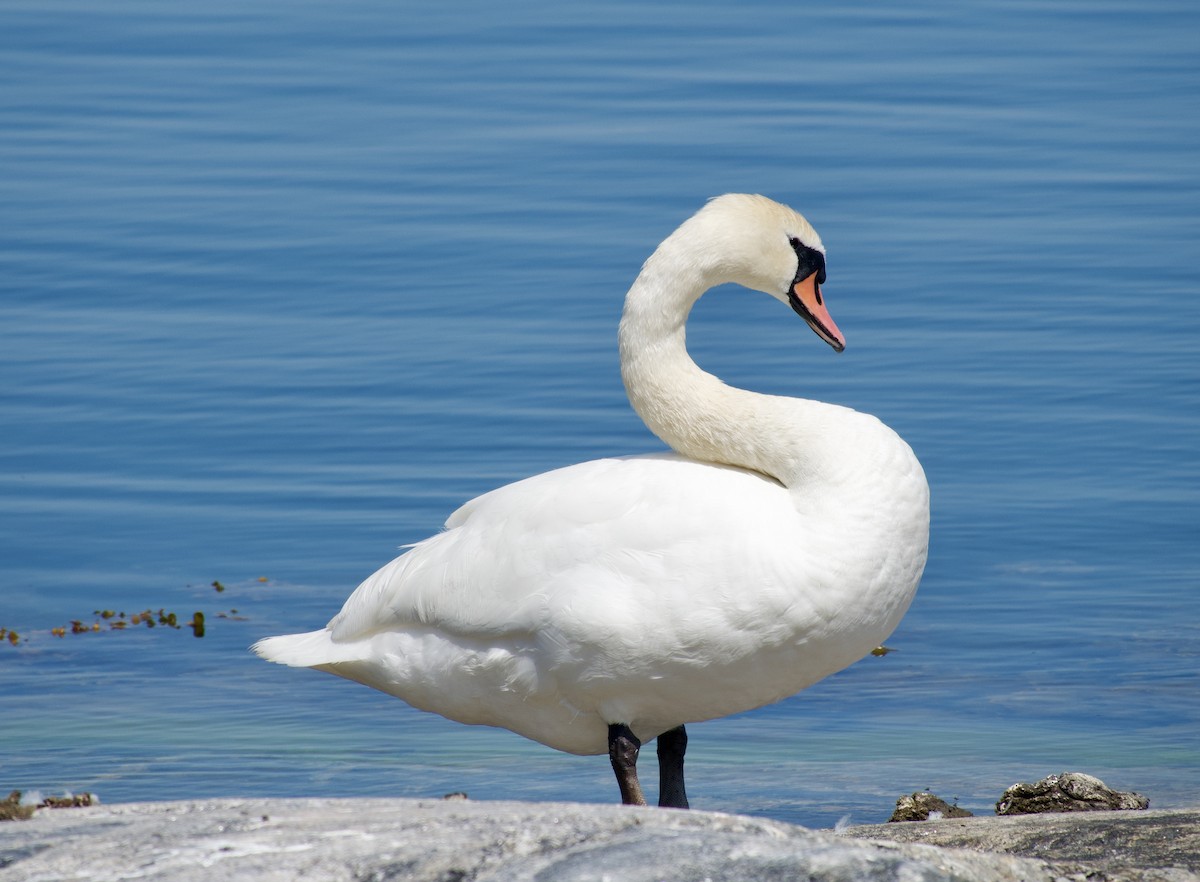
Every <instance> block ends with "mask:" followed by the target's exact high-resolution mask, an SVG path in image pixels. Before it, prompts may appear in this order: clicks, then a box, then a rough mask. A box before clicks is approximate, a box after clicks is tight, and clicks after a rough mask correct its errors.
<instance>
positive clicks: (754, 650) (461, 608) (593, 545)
mask: <svg viewBox="0 0 1200 882" xmlns="http://www.w3.org/2000/svg"><path fill="white" fill-rule="evenodd" d="M824 281H825V256H824V248H823V246H822V245H821V240H820V239H819V238H818V236H817V234H816V232H815V231H814V230H813V228H812V227H811V226H810V225H809V224H808V222H807V221H806V220H805V219H804V218H803V217H801V216H800V215H799V214H797V213H796V212H794V211H792V210H791V209H789V208H787V207H785V206H783V205H779V204H778V203H775V202H772V201H771V200H769V199H766V198H764V197H762V196H747V195H738V194H731V195H726V196H721V197H718V198H716V199H714V200H712V201H711V202H709V203H708V204H707V205H706V206H705V207H704V208H702V209H701V210H700V211H699V212H698V213H697V214H696V215H694V216H693V217H692V218H690V219H689V220H688V221H686V222H685V223H684V224H683V225H682V226H681V227H679V229H678V230H676V231H675V232H674V233H673V234H672V235H671V236H670V237H668V238H667V239H666V240H665V241H664V242H663V243H662V244H661V245H660V246H659V247H658V249H657V250H656V251H655V252H654V254H653V255H651V257H650V258H649V259H648V260H647V261H646V263H645V265H644V266H643V267H642V271H641V274H640V275H639V276H638V278H637V280H636V281H635V282H634V284H633V287H632V288H631V289H630V290H629V294H628V296H627V298H626V301H625V311H624V315H623V317H622V319H621V328H620V354H621V372H622V375H623V377H624V380H625V387H626V389H627V391H628V394H629V399H630V401H631V402H632V404H633V407H634V409H635V410H636V411H637V413H638V415H639V416H640V417H641V418H642V419H643V420H644V421H645V423H646V425H647V426H649V428H650V429H651V430H652V431H653V432H654V433H655V434H656V435H658V436H659V437H660V438H661V439H662V440H663V441H665V442H666V443H667V444H668V445H670V446H671V447H672V448H673V450H674V451H675V452H674V453H659V454H651V455H645V456H630V457H624V458H618V459H601V460H596V461H594V462H586V463H581V464H579V465H574V466H570V467H568V468H563V469H558V470H556V471H552V472H547V473H545V474H541V475H537V476H536V477H532V478H528V479H526V480H524V481H519V482H517V483H515V484H510V485H508V486H506V487H501V488H500V489H498V490H493V491H492V492H490V493H486V494H484V495H483V496H480V497H479V498H477V499H474V500H472V501H470V502H468V503H467V504H466V505H464V506H463V507H462V508H460V509H458V511H456V512H454V514H452V515H451V516H450V519H449V520H448V521H446V529H445V530H444V531H443V532H441V533H438V534H437V535H435V536H433V537H431V538H429V539H426V540H425V541H423V542H421V543H419V544H417V545H415V546H413V547H412V548H411V549H410V550H408V551H407V552H405V553H404V554H403V555H401V556H400V557H398V558H396V559H395V560H394V561H392V562H391V563H390V564H388V565H387V566H385V567H384V568H383V569H381V570H379V572H377V573H375V574H374V575H373V576H371V577H370V578H369V579H367V580H366V581H365V582H363V584H362V585H360V586H359V588H358V590H356V591H355V592H354V593H353V594H352V595H351V596H350V599H349V600H347V601H346V604H345V606H343V607H342V611H341V612H340V613H338V614H337V615H336V616H335V617H334V618H333V620H332V621H330V623H329V624H328V626H326V627H325V628H323V629H321V630H319V631H313V632H310V633H307V634H293V635H287V636H282V637H270V638H267V639H265V640H262V641H260V642H259V643H257V644H255V646H254V651H256V652H257V653H258V654H259V655H260V656H262V657H263V658H265V659H267V660H269V661H273V662H279V663H281V664H286V665H293V666H299V667H312V668H317V669H318V670H323V671H328V672H329V673H331V674H337V675H338V676H341V677H346V678H347V679H350V680H356V681H358V682H360V683H365V684H367V685H368V686H372V687H374V688H376V689H380V690H382V691H384V692H387V693H389V694H391V695H394V696H397V697H398V698H401V699H403V700H404V701H406V702H408V703H409V704H410V705H412V706H414V707H417V708H421V709H423V710H427V711H432V712H434V713H438V714H441V715H442V716H444V717H448V718H450V719H452V720H458V721H459V722H463V723H478V724H486V725H491V726H501V727H503V728H506V729H511V730H512V731H514V732H517V733H519V734H521V735H524V736H526V737H527V738H531V739H533V740H534V741H539V742H541V743H542V744H546V745H549V746H550V747H553V748H557V749H559V750H564V751H568V752H570V753H576V754H600V753H604V752H606V751H607V752H608V753H609V755H610V758H611V761H612V764H613V768H614V771H615V772H616V775H617V781H618V784H619V786H620V790H621V796H622V800H623V801H624V802H626V803H636V804H644V802H645V800H644V798H643V795H642V791H641V788H640V786H639V784H638V780H637V773H636V766H635V763H636V760H637V752H638V747H639V746H640V744H641V743H642V742H644V741H646V740H648V739H650V738H654V737H656V736H657V737H658V754H659V764H660V799H659V804H660V805H668V806H677V807H686V806H687V797H686V795H685V791H684V784H683V753H684V749H685V747H686V734H685V732H684V729H683V724H684V723H689V722H694V721H699V720H707V719H712V718H715V717H721V716H726V715H728V714H733V713H737V712H740V711H745V710H749V709H751V708H756V707H759V706H761V705H764V704H768V703H770V702H774V701H778V700H780V699H782V698H785V697H787V696H789V695H792V694H794V693H795V692H798V691H799V690H801V689H804V688H805V687H807V686H809V685H811V684H813V683H815V682H817V681H818V680H820V679H822V678H823V677H825V676H828V675H829V674H832V673H833V672H835V671H838V670H841V669H842V668H844V667H846V666H847V665H849V664H851V663H852V662H854V661H856V660H857V659H859V658H861V657H862V656H864V655H865V654H867V653H868V652H869V651H870V650H871V649H872V648H874V647H876V646H878V645H879V644H880V643H882V641H883V640H884V638H885V637H887V636H888V634H890V633H891V631H892V630H893V629H894V628H895V627H896V625H897V624H898V623H899V621H900V619H901V617H902V616H903V615H904V612H905V610H907V608H908V605H909V603H910V602H911V600H912V598H913V594H914V593H915V591H916V588H917V582H918V581H919V579H920V576H921V572H922V570H923V568H924V566H925V557H926V549H927V546H928V534H929V488H928V485H927V483H926V481H925V476H924V473H923V472H922V470H921V466H920V464H919V463H918V462H917V459H916V457H915V456H914V455H913V453H912V451H911V450H910V449H909V447H908V445H907V444H905V443H904V441H902V440H901V439H900V438H899V437H898V436H897V435H896V434H895V433H894V432H893V431H892V430H891V429H889V428H887V427H886V426H884V425H883V424H882V423H881V422H879V420H877V419H875V418H874V417H871V416H867V415H865V414H861V413H857V412H856V411H853V410H850V409H848V408H845V407H839V406H836V405H832V404H824V403H821V402H817V401H806V400H803V399H796V398H785V397H779V396H770V395H760V394H755V393H752V392H747V391H744V390H741V389H735V388H732V387H730V386H726V385H725V384H723V383H722V382H721V381H720V380H718V379H717V378H716V377H714V376H712V375H711V374H707V373H705V372H704V371H702V370H700V369H699V368H698V367H697V366H696V364H695V363H694V362H693V361H692V360H691V358H690V357H689V356H688V354H687V350H686V348H685V343H684V324H685V322H686V320H687V317H688V313H689V311H690V310H691V308H692V305H693V304H694V303H695V302H696V300H697V298H699V297H700V295H701V294H703V293H704V292H705V291H706V290H707V289H708V288H711V287H713V286H714V285H718V284H721V283H725V282H737V283H739V284H741V285H744V286H746V287H749V288H754V289H757V290H759V291H764V292H766V293H768V294H770V295H771V296H773V297H775V298H776V299H778V300H780V301H783V302H784V303H788V304H790V305H791V306H792V307H793V308H794V309H795V310H796V312H798V313H799V314H800V315H801V316H803V317H804V318H805V319H806V320H807V322H808V323H809V325H811V326H812V328H813V330H815V331H816V332H817V334H818V335H819V336H820V337H821V338H822V339H823V340H825V341H826V342H827V343H829V344H830V345H831V346H832V347H833V348H834V349H835V350H837V351H839V352H840V351H841V350H842V348H843V346H844V338H843V337H842V334H841V332H840V331H839V330H838V328H837V326H836V325H835V324H834V322H833V320H832V319H831V318H830V316H829V312H828V310H827V308H826V306H825V304H824V301H823V297H822V293H821V289H820V284H821V283H823V282H824Z"/></svg>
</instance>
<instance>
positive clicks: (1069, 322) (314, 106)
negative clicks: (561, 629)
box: [0, 0, 1200, 826]
mask: <svg viewBox="0 0 1200 882" xmlns="http://www.w3.org/2000/svg"><path fill="white" fill-rule="evenodd" d="M1127 6H1128V5H1127V4H1116V3H1107V2H1083V0H1080V2H1057V3H1055V2H1038V3H1024V4H1023V3H974V4H966V5H964V4H957V3H950V2H934V0H917V2H915V3H911V4H907V5H905V6H904V8H903V9H900V8H897V7H894V6H893V5H892V4H885V3H878V2H876V3H865V4H859V5H855V6H852V7H848V6H846V5H845V4H828V5H826V7H825V8H810V7H801V6H800V5H798V4H792V3H767V2H760V3H754V2H750V3H741V4H738V5H737V6H736V7H734V6H733V5H727V4H716V3H693V4H689V5H688V6H687V7H681V6H679V5H678V4H668V3H662V2H650V3H646V2H638V3H617V4H606V5H604V6H602V7H578V8H576V7H571V8H564V6H563V5H562V4H556V3H550V2H534V3H527V4H521V5H520V7H519V8H515V9H510V8H504V7H502V6H497V5H495V4H474V3H468V4H466V5H464V4H455V5H453V6H445V5H444V4H424V3H407V4H402V5H400V6H397V5H396V4H391V3H385V2H357V3H347V4H326V3H318V2H300V3H290V4H281V5H261V4H257V5H256V4H240V3H233V2H229V0H214V2H210V3H206V4H199V5H196V4H193V5H180V4H166V5H164V4H159V3H155V2H150V0H128V2H116V0H114V2H108V3H103V4H96V3H83V2H74V0H59V2H53V0H50V2H48V0H37V2H24V0H10V2H7V3H5V4H4V6H3V8H2V9H0V430H2V431H0V628H6V629H10V630H16V631H18V633H19V634H20V638H19V642H18V644H17V645H16V646H10V645H8V644H7V643H5V644H0V787H7V788H22V789H31V788H38V789H41V790H43V791H46V792H55V791H60V790H63V789H70V790H74V791H79V790H92V791H95V792H97V793H99V794H100V796H101V798H103V799H105V800H107V801H113V802H115V801H129V800H147V799H149V800H157V799H174V798H188V797H205V796H232V795H338V796H345V795H371V796H381V795H409V796H429V795H434V796H436V795H440V794H442V793H445V792H448V791H451V790H465V791H467V792H469V793H470V794H471V796H472V797H473V798H478V799H500V798H520V799H570V800H582V801H602V802H609V801H613V800H614V799H615V797H616V790H615V786H614V784H613V783H612V781H611V780H610V779H611V773H610V771H609V769H608V768H607V763H606V762H605V761H604V759H603V758H599V757H595V758H577V757H568V756H564V755H560V754H556V753H554V752H552V751H549V750H548V749H546V748H542V747H540V746H538V745H535V744H532V743H531V742H526V741H523V740H522V739H520V738H518V737H516V736H514V735H511V734H509V733H506V732H502V731H497V730H488V729H479V728H468V727H463V726H458V725H455V724H451V723H448V722H445V721H442V720H440V719H438V718H435V717H431V716H428V715H425V714H420V713H418V712H416V711H413V710H411V709H409V708H407V707H405V706H404V705H403V704H401V703H400V702H398V701H395V700H394V699H389V698H386V697H384V696H382V695H378V694H376V693H373V692H371V691H370V690H367V689H365V688H363V687H360V686H357V685H353V684H349V683H345V682H342V681H339V680H336V679H334V678H332V677H328V676H325V675H321V674H317V673H313V672H309V671H292V670H286V669H283V668H279V667H276V666H271V665H266V664H263V663H262V662H260V661H258V660H256V659H255V658H253V657H251V656H250V655H249V654H248V653H247V652H246V647H247V646H248V645H249V644H250V643H251V642H253V641H254V640H255V639H257V638H258V637H261V636H264V635H269V634H274V633H283V632H287V631H296V630H305V629H311V628H314V627H318V626H320V625H322V624H323V623H324V622H325V621H326V620H327V619H328V618H329V617H330V615H332V613H334V612H335V611H336V610H337V608H338V607H339V606H340V604H341V602H342V600H343V599H344V597H345V596H346V595H347V594H348V593H349V591H350V590H351V589H352V588H353V587H354V586H355V585H356V584H357V583H358V581H359V580H360V579H362V578H363V577H365V576H366V575H368V574H369V573H370V572H371V571H373V570H374V569H375V568H376V567H377V566H378V565H380V564H382V563H384V562H386V561H387V560H389V559H390V558H391V557H392V556H393V554H394V551H395V549H396V547H397V546H399V545H401V544H404V543H407V542H413V541H416V540H418V539H420V538H422V537H424V536H425V535H428V534H429V533H430V532H432V531H434V530H436V529H437V528H438V526H439V525H440V524H441V522H442V520H443V519H444V518H445V516H446V515H447V514H448V513H449V512H450V511H451V510H453V509H454V508H455V507H456V506H457V505H458V504H459V503H461V502H462V501H464V500H466V499H468V498H470V497H471V496H473V495H475V494H478V493H480V492H482V491H485V490H487V489H489V488H492V487H495V486H497V485H499V484H502V483H505V482H507V481H510V480H512V479H515V478H519V477H523V476H525V475H528V474H532V473H535V472H539V471H543V470H546V469H549V468H552V467H555V466H559V465H564V464H567V463H570V462H575V461H579V460H583V459H588V458H592V457H596V456H601V455H607V454H614V453H632V452H639V451H647V450H654V449H658V447H659V443H658V442H657V441H656V440H655V439H654V438H653V437H652V436H650V435H649V433H648V432H647V431H646V430H645V429H644V427H642V426H641V424H640V423H639V422H638V420H637V418H636V417H635V416H634V415H633V414H632V412H631V411H630V410H629V408H628V405H627V404H626V402H625V400H624V394H623V390H622V388H621V384H620V379H619V376H618V371H617V363H616V354H615V327H616V321H617V318H618V316H619V312H620V306H621V299H622V296H623V293H624V290H625V288H626V287H627V286H628V284H629V282H630V281H631V280H632V278H633V276H634V275H635V274H636V271H637V269H638V267H639V265H640V263H641V261H642V260H643V259H644V258H645V256H646V255H647V254H648V253H649V251H650V250H651V249H652V248H653V247H654V245H655V244H656V243H657V242H658V241H659V240H660V239H661V238H662V237H663V236H665V235H666V234H667V233H669V232H670V231H671V230H672V229H673V228H674V227H675V226H676V225H677V224H678V223H679V222H680V221H681V220H682V219H683V218H684V217H686V216H687V215H688V214H690V213H691V212H692V211H694V210H695V209H696V208H697V207H699V205H700V204H702V202H703V201H704V199H706V198H707V197H709V196H712V195H715V194H718V193H721V192H726V191H753V192H763V193H766V194H768V195H770V196H773V197H775V198H777V199H780V200H781V201H785V202H788V203H790V204H792V205H794V206H795V207H796V208H798V209H799V210H801V211H803V212H804V213H805V214H806V215H807V216H808V217H809V218H810V220H812V221H813V223H814V224H815V225H816V227H817V228H818V230H820V232H821V235H822V237H823V239H824V241H825V243H826V245H827V247H828V249H829V282H828V284H827V286H826V294H827V296H828V299H829V303H830V306H831V310H832V312H833V314H834V316H835V318H836V319H837V321H838V323H839V325H840V326H841V328H842V330H843V331H845V332H846V335H847V337H848V341H849V346H848V349H847V351H846V353H844V354H843V355H841V356H835V355H833V354H832V353H831V352H830V351H829V350H828V348H827V347H825V346H824V345H822V344H821V343H820V342H819V341H818V340H817V339H816V338H815V337H814V336H813V335H812V334H811V332H810V331H808V329H807V328H805V327H804V325H803V324H802V323H801V322H799V321H798V320H796V319H795V317H794V316H792V315H790V314H788V313H787V311H786V310H783V311H781V310H780V307H779V306H778V304H777V303H775V302H773V301H771V300H770V298H766V297H761V296H758V295H748V294H743V293H741V292H737V291H732V290H731V291H719V292H716V293H714V294H713V295H711V296H710V297H708V298H706V299H705V300H704V301H702V302H701V304H700V305H699V306H698V307H697V310H696V312H695V314H694V315H693V320H692V323H691V325H690V328H689V340H690V345H691V349H692V351H693V354H694V355H695V357H696V358H697V360H698V361H699V362H700V363H701V364H702V365H703V366H704V367H706V368H707V369H709V370H711V371H713V372H715V373H717V374H718V375H720V376H722V377H723V378H724V379H726V380H727V381H729V382H732V383H735V384H737V385H741V386H745V387H747V388H752V389H756V390H759V391H765V392H774V393H779V394H789V395H802V396H806V397H814V398H820V399H824V400H829V401H837V402H840V403H844V404H848V405H851V406H853V407H856V408H858V409H861V410H866V411H870V412H873V413H876V414H878V415H879V416H880V417H882V418H883V419H884V420H885V421H887V422H888V423H889V424H891V425H892V426H894V427H895V428H896V429H897V430H898V431H899V432H900V433H901V434H902V435H903V436H904V437H905V438H906V439H907V440H908V441H909V442H910V443H911V444H912V446H913V447H914V449H915V450H916V451H917V453H918V455H919V456H920V457H921V459H922V461H923V463H924V465H925V468H926V471H927V473H928V476H929V479H930V483H931V486H932V489H933V538H932V543H931V555H930V562H929V566H928V569H927V572H926V576H925V579H924V582H923V584H922V587H921V589H920V592H919V594H918V596H917V599H916V601H915V603H914V605H913V607H912V609H911V611H910V613H909V615H908V617H907V618H906V619H905V621H904V622H903V624H902V625H901V627H900V629H899V630H898V631H897V632H896V633H895V634H894V635H893V637H892V638H891V639H889V641H888V644H889V645H890V646H893V647H895V648H896V650H897V651H896V652H894V653H892V654H890V655H888V656H886V657H884V658H873V657H868V658H867V659H865V660H863V661H862V662H860V663H859V664H857V665H855V666H853V667H852V668H850V669H848V670H846V671H844V672H843V673H841V674H838V675H836V676H834V677H832V678H830V679H829V680H827V681H825V682H824V683H821V684H819V685H818V686H816V687H814V688H812V689H810V690H808V691H807V692H805V693H803V694H802V695H800V696H798V697H796V698H793V699H791V700H788V701H785V702H783V703H781V704H779V705H776V706H773V707H770V708H766V709H763V710H760V711H758V712H755V713H751V714H745V715H742V716H739V717H736V718H732V719H728V720H722V721H715V722H710V723H705V724H700V725H696V726H692V727H689V731H690V734H691V736H692V737H691V747H690V751H689V789H690V791H691V794H692V796H693V804H694V805H695V806H696V807H698V808H707V809H720V810H728V811H740V812H748V813H752V814H758V815H765V816H769V817H776V818H781V819H785V820H791V821H798V822H801V823H806V824H810V825H815V826H828V825H830V824H832V823H834V822H835V821H836V820H837V819H838V818H840V817H842V816H843V815H846V814H850V815H851V819H852V820H853V821H856V822H869V821H879V820H883V819H885V818H886V817H887V815H888V814H889V813H890V809H891V806H892V804H893V802H894V800H895V799H896V798H897V797H898V796H900V795H901V794H904V793H909V792H912V791H913V790H916V789H918V788H924V787H930V788H932V789H934V790H935V791H936V792H937V793H939V794H940V795H942V796H943V797H944V798H947V799H951V798H957V799H958V801H959V803H960V804H962V805H965V806H967V807H968V808H971V809H973V810H975V811H977V812H981V811H990V806H991V803H993V802H994V801H995V800H996V798H997V797H998V796H999V794H1000V792H1001V790H1003V788H1004V787H1005V786H1007V785H1008V784H1011V783H1013V782H1014V781H1017V780H1029V779H1032V778H1036V777H1040V776H1042V775H1045V774H1049V773H1052V772H1058V771H1064V770H1068V769H1076V770H1081V771H1087V772H1091V773H1092V774H1096V775H1099V776H1100V777H1102V778H1104V779H1105V780H1106V781H1107V782H1108V783H1109V784H1111V785H1113V786H1116V787H1119V788H1122V789H1136V790H1139V791H1141V792H1143V793H1145V794H1146V795H1148V796H1149V797H1150V798H1151V800H1152V804H1153V805H1156V806H1170V805H1185V804H1190V805H1194V804H1196V803H1197V802H1200V743H1198V736H1197V734H1196V733H1197V732H1200V665H1198V661H1200V455H1198V454H1197V439H1198V437H1200V356H1197V354H1196V353H1197V340H1198V335H1200V296H1198V295H1200V272H1198V270H1197V256H1198V254H1200V251H1198V250H1197V247H1196V242H1197V241H1200V210H1198V206H1200V158H1198V153H1197V144H1200V55H1198V54H1197V52H1196V49H1195V45H1196V44H1195V35H1196V34H1197V33H1198V32H1200V8H1198V7H1196V6H1195V4H1192V3H1188V2H1178V3H1174V2H1162V3H1156V2H1148V3H1143V4H1138V7H1137V9H1136V10H1134V9H1130V8H1127ZM260 578H265V579H266V581H259V580H260ZM214 580H220V582H221V583H222V584H224V585H225V586H226V590H225V591H224V592H221V593H218V592H217V591H216V590H215V589H214V588H213V587H212V585H211V583H212V582H213V581H214ZM147 608H150V609H153V610H155V611H157V610H158V609H160V608H161V609H165V610H169V611H175V612H177V613H178V614H179V616H180V618H185V619H186V618H190V617H191V614H192V613H193V612H194V611H196V610H200V611H203V612H205V614H206V616H207V619H208V627H207V631H206V635H205V636H204V638H203V639H195V638H194V637H193V636H192V633H191V630H190V629H187V628H184V629H181V630H172V629H168V628H166V627H158V628H155V629H153V630H149V629H146V628H144V627H141V628H137V629H130V630H126V631H123V632H121V631H112V630H108V629H107V628H108V625H107V623H105V624H104V630H102V631H101V632H100V633H88V634H79V635H72V634H69V633H68V634H67V635H66V636H65V637H62V638H59V637H56V636H54V635H53V634H52V633H51V629H52V628H56V627H60V626H68V627H69V623H70V621H71V620H73V619H77V620H81V621H82V622H84V623H85V624H86V625H90V624H91V623H92V622H95V621H103V620H101V619H99V618H98V617H97V616H96V615H94V612H93V611H95V610H105V609H111V610H114V611H117V612H125V613H127V614H132V613H134V612H139V611H141V610H143V609H147ZM231 610H237V612H236V614H235V613H232V612H231ZM221 614H224V615H225V616H226V618H220V617H219V616H220V615H221ZM649 759H652V757H651V758H649ZM649 777H651V778H653V776H652V775H651V776H649ZM5 792H6V791H5Z"/></svg>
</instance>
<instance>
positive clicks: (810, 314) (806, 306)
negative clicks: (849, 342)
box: [788, 273, 846, 352]
mask: <svg viewBox="0 0 1200 882" xmlns="http://www.w3.org/2000/svg"><path fill="white" fill-rule="evenodd" d="M788 303H790V304H791V305H792V309H794V310H795V311H796V313H797V314H798V315H799V316H800V317H801V318H802V319H804V320H805V321H806V322H808V326H809V327H810V328H812V329H813V330H814V331H816V332H817V336H818V337H820V338H821V339H822V340H824V341H825V342H826V343H828V344H829V345H830V346H832V347H833V350H834V352H841V351H842V350H843V349H845V348H846V338H845V337H844V336H842V332H841V331H839V330H838V326H837V324H835V323H834V321H833V317H832V316H830V314H829V310H828V309H826V308H825V298H824V297H822V296H821V286H820V285H818V284H817V274H816V273H813V274H811V275H810V276H808V277H807V278H805V279H801V280H800V281H799V282H797V283H796V284H795V285H793V286H792V290H791V292H790V293H789V294H788Z"/></svg>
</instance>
